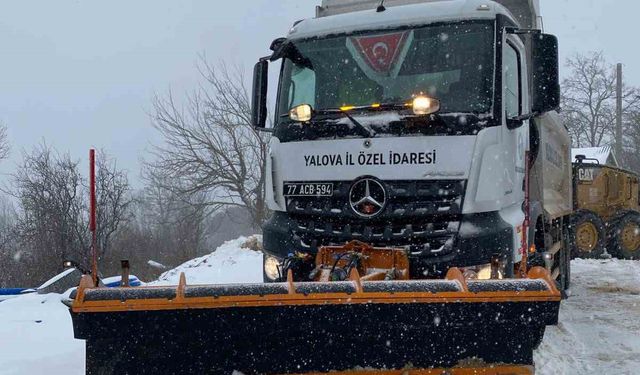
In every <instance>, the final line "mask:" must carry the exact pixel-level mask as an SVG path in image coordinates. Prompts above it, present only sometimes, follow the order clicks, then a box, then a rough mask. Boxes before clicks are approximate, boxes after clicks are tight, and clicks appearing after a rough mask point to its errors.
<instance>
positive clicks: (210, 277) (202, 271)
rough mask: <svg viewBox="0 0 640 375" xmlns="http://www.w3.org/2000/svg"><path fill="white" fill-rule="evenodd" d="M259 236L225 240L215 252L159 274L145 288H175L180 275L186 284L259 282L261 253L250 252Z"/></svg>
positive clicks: (260, 241)
mask: <svg viewBox="0 0 640 375" xmlns="http://www.w3.org/2000/svg"><path fill="white" fill-rule="evenodd" d="M260 243H262V238H261V237H260V236H251V237H240V238H238V239H235V240H232V241H227V242H225V243H224V244H222V245H221V246H220V247H219V248H218V249H217V250H216V251H214V252H213V253H211V254H209V255H205V256H203V257H201V258H197V259H193V260H190V261H188V262H186V263H184V264H182V265H181V266H178V267H176V268H174V269H172V270H170V271H167V272H165V273H163V274H162V275H161V276H160V278H159V279H158V281H155V282H152V283H149V284H148V285H177V284H178V281H179V279H180V273H182V272H184V274H185V276H186V278H187V284H190V285H195V284H237V283H261V282H262V252H260V251H256V250H252V249H251V247H253V248H255V247H256V246H255V245H256V244H260Z"/></svg>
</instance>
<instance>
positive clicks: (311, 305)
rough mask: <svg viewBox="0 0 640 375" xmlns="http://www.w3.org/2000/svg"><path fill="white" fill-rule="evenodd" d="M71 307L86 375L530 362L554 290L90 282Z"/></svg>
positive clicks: (519, 284)
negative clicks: (104, 285)
mask: <svg viewBox="0 0 640 375" xmlns="http://www.w3.org/2000/svg"><path fill="white" fill-rule="evenodd" d="M89 282H90V280H86V283H85V285H84V286H85V287H83V285H82V284H81V287H80V288H79V289H78V292H77V295H75V301H74V304H73V306H72V309H71V314H72V318H73V326H74V332H75V337H76V338H78V339H83V340H86V343H87V373H88V374H111V373H113V374H158V373H182V374H229V373H231V372H232V371H234V370H236V371H241V372H242V373H244V374H281V373H301V372H312V371H316V372H318V371H320V372H322V371H325V372H326V371H345V370H349V369H353V368H357V367H360V368H380V369H403V368H406V367H407V366H415V367H418V368H450V367H454V366H458V365H460V364H461V363H465V361H470V360H471V361H476V362H480V363H488V364H495V363H500V364H517V365H532V364H533V359H532V355H533V350H534V346H535V344H536V342H538V341H539V340H540V337H539V336H540V335H542V334H543V332H544V327H545V326H547V325H552V324H556V323H557V317H558V309H559V303H560V294H559V292H558V290H557V289H556V288H555V286H554V285H553V282H551V281H550V279H549V277H548V273H547V272H546V271H545V270H543V269H533V270H532V271H531V272H530V278H528V279H519V280H495V281H469V282H465V281H464V279H462V277H461V275H460V273H459V271H458V270H453V271H452V272H450V275H449V277H448V280H431V281H416V280H413V281H394V282H387V281H377V282H374V281H372V282H353V281H346V282H330V283H296V284H294V283H293V282H289V283H281V284H255V285H217V286H214V285H212V286H187V285H186V283H185V282H184V278H183V280H182V281H181V283H180V285H178V287H177V288H165V287H159V288H158V287H156V288H115V289H94V288H86V285H87V283H89Z"/></svg>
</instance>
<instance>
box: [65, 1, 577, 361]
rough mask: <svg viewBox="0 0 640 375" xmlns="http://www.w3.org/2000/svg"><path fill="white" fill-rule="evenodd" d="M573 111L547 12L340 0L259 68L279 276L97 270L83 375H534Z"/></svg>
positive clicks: (270, 259)
mask: <svg viewBox="0 0 640 375" xmlns="http://www.w3.org/2000/svg"><path fill="white" fill-rule="evenodd" d="M274 63H279V65H280V81H279V84H278V90H277V91H278V94H277V100H276V108H275V112H274V114H275V118H274V127H273V128H268V129H267V128H266V126H265V125H266V119H267V113H268V112H269V111H268V108H267V96H268V77H269V73H268V72H269V66H270V65H271V64H274ZM559 96H560V94H559V82H558V44H557V39H556V38H555V37H554V36H552V35H548V34H544V33H543V32H542V31H541V30H540V27H539V4H538V1H537V0H520V1H517V0H504V1H498V2H493V1H485V0H441V1H428V0H424V1H409V0H404V1H402V0H398V1H390V0H388V1H386V2H384V4H383V3H381V2H380V1H361V0H350V1H347V0H344V1H335V0H325V1H323V3H322V5H321V6H319V7H318V8H317V14H316V17H315V18H312V19H307V20H303V21H299V22H296V23H295V25H294V26H293V27H292V28H291V30H290V32H289V34H288V35H287V36H286V37H284V38H279V39H276V40H274V41H273V43H272V44H271V53H270V54H269V56H266V57H264V58H261V59H260V60H259V62H258V63H257V64H256V66H255V69H254V85H253V98H252V99H253V105H252V118H253V123H254V126H255V127H257V128H259V129H261V130H264V131H267V132H270V133H271V134H270V137H269V139H270V140H269V152H268V158H267V173H266V176H265V177H266V194H267V197H268V204H269V207H270V209H271V210H272V211H273V216H272V217H271V218H270V220H269V221H268V222H267V223H266V224H265V226H264V231H263V233H264V240H263V248H264V270H263V272H264V281H265V282H264V283H262V284H239V285H191V284H189V280H186V279H185V277H184V276H182V277H181V279H180V282H179V284H178V285H176V286H174V287H138V288H126V287H123V288H111V289H105V288H99V287H96V285H95V280H93V279H92V278H91V277H90V276H85V277H84V278H83V280H82V281H81V285H80V286H79V288H78V290H77V292H76V293H75V294H74V295H73V298H74V301H73V304H72V306H71V315H72V318H73V326H74V331H75V337H76V338H78V339H83V340H85V341H86V347H87V350H86V355H87V373H88V374H112V373H117V374H124V373H128V374H169V373H171V374H178V373H180V374H205V373H207V374H209V373H210V374H230V373H232V372H233V371H239V372H241V373H244V374H311V373H314V374H315V373H341V374H342V373H343V374H374V373H375V374H532V373H533V372H534V363H533V351H534V349H535V348H536V347H537V345H539V343H540V342H541V340H542V337H543V335H544V331H545V328H546V326H548V325H553V324H556V323H557V319H558V310H559V306H560V301H561V298H562V294H563V292H564V291H565V290H566V289H567V288H568V287H569V280H570V278H569V273H570V270H569V257H570V254H569V247H568V242H569V236H568V225H569V218H570V216H571V212H572V183H571V173H572V171H571V162H570V155H569V147H570V140H569V136H568V134H567V131H566V129H565V128H564V126H562V124H561V123H560V122H559V119H558V116H557V113H556V110H557V109H558V107H559ZM105 348H109V350H105Z"/></svg>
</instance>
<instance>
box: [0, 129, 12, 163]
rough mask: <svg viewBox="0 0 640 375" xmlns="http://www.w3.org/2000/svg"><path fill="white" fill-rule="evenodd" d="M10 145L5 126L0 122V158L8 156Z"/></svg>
mask: <svg viewBox="0 0 640 375" xmlns="http://www.w3.org/2000/svg"><path fill="white" fill-rule="evenodd" d="M10 151H11V146H10V145H9V136H8V134H7V127H6V126H5V125H4V124H2V123H0V160H4V159H6V158H8V157H9V152H10Z"/></svg>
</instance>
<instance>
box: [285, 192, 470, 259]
mask: <svg viewBox="0 0 640 375" xmlns="http://www.w3.org/2000/svg"><path fill="white" fill-rule="evenodd" d="M383 184H384V186H385V189H386V191H387V205H386V207H385V209H384V210H383V212H381V214H380V215H379V216H377V217H376V218H374V219H363V218H360V217H358V216H357V215H356V214H355V213H354V212H353V211H352V210H351V207H350V205H349V190H350V188H351V185H352V183H351V182H334V195H333V196H332V197H291V198H287V212H288V213H289V216H290V218H291V221H290V226H291V227H290V229H291V231H292V232H293V234H294V235H295V236H296V237H298V238H299V239H300V240H301V242H303V243H304V244H305V245H307V246H310V247H316V246H322V245H333V244H341V243H344V242H347V241H350V240H360V241H364V242H367V243H371V244H374V245H376V246H396V247H398V246H400V247H409V248H410V249H411V250H414V251H420V252H422V253H425V254H432V255H433V256H436V255H444V254H447V253H450V252H451V251H453V245H454V243H455V239H456V237H457V234H458V232H459V229H460V219H461V215H462V202H463V194H464V191H465V186H466V182H465V181H384V182H383Z"/></svg>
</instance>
